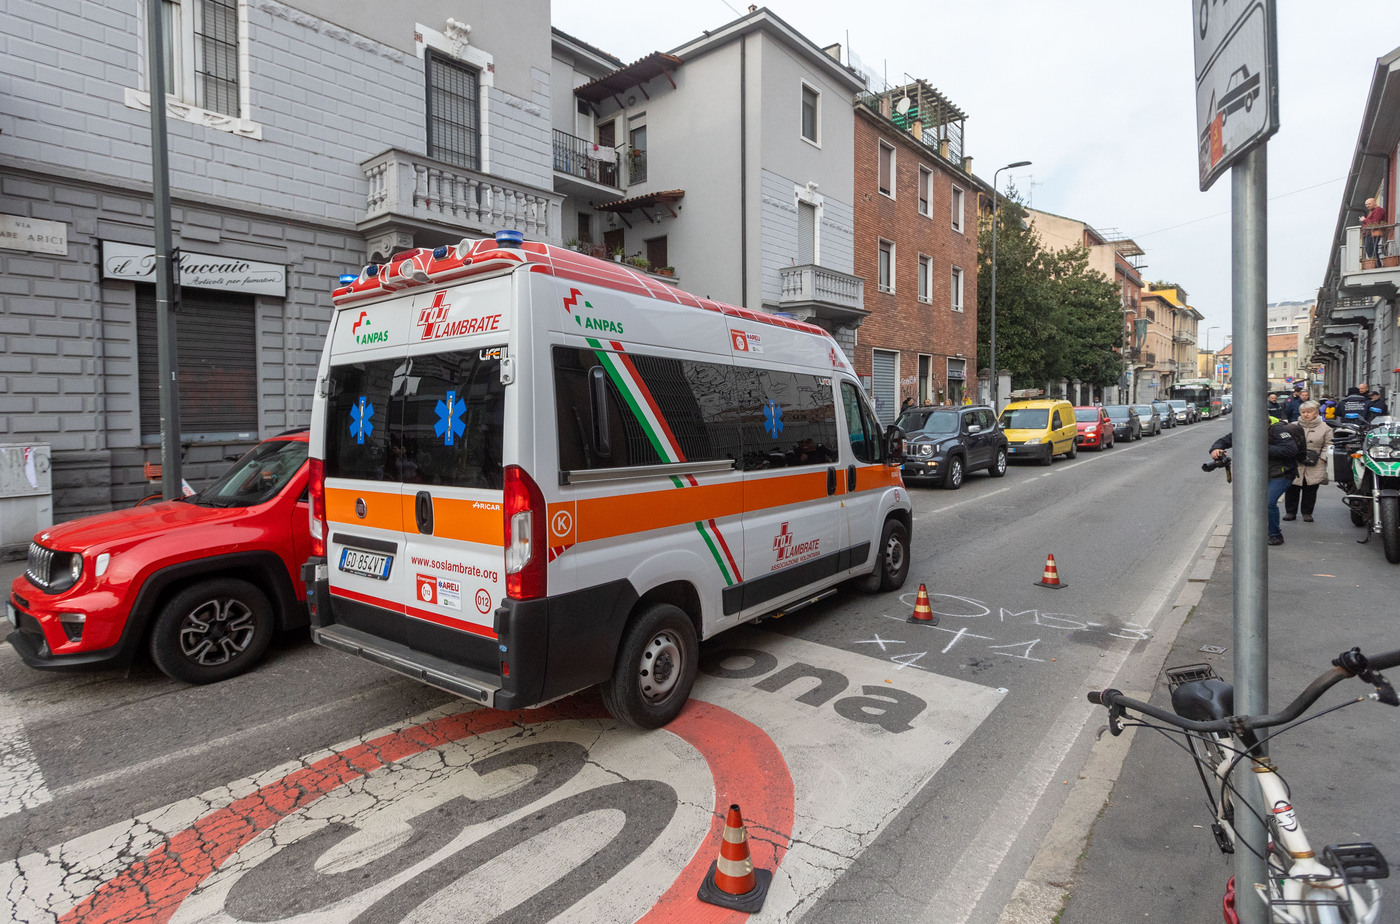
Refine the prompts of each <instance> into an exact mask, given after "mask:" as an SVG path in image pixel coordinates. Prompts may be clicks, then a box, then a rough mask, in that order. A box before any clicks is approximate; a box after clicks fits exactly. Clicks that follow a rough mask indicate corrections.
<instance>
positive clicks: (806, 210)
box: [797, 200, 817, 266]
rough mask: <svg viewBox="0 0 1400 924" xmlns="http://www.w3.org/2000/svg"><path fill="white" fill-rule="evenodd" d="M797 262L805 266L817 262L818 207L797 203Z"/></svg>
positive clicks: (799, 201)
mask: <svg viewBox="0 0 1400 924" xmlns="http://www.w3.org/2000/svg"><path fill="white" fill-rule="evenodd" d="M797 262H798V263H799V264H801V265H803V266H807V265H809V264H813V263H816V262H817V207H816V206H815V205H813V204H812V203H810V202H803V201H801V200H798V202H797Z"/></svg>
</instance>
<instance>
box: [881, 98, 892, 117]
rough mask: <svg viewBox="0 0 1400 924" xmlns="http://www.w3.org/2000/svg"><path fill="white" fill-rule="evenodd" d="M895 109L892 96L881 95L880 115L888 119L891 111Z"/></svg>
mask: <svg viewBox="0 0 1400 924" xmlns="http://www.w3.org/2000/svg"><path fill="white" fill-rule="evenodd" d="M893 111H894V110H893V109H892V108H891V103H890V98H889V97H888V96H882V97H880V115H882V116H884V117H885V118H887V119H888V118H889V117H890V113H891V112H893Z"/></svg>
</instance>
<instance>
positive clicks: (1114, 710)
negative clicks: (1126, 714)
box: [1108, 705, 1123, 738]
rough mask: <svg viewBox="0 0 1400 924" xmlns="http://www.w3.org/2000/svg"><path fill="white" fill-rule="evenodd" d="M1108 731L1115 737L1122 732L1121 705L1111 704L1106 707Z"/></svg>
mask: <svg viewBox="0 0 1400 924" xmlns="http://www.w3.org/2000/svg"><path fill="white" fill-rule="evenodd" d="M1108 731H1109V733H1110V734H1112V735H1113V737H1115V738H1117V737H1118V736H1119V735H1121V734H1123V707H1122V706H1118V705H1113V706H1109V707H1108Z"/></svg>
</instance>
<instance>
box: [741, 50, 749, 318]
mask: <svg viewBox="0 0 1400 924" xmlns="http://www.w3.org/2000/svg"><path fill="white" fill-rule="evenodd" d="M747 40H748V36H747V35H741V36H739V304H741V305H743V306H744V307H745V308H747V307H749V212H748V208H749V113H748V72H747V67H748V62H747V60H746V58H745V52H746V51H747V47H746V44H745V43H746V42H747Z"/></svg>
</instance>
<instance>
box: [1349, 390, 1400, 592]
mask: <svg viewBox="0 0 1400 924" xmlns="http://www.w3.org/2000/svg"><path fill="white" fill-rule="evenodd" d="M1363 428H1364V429H1363ZM1332 442H1333V446H1334V447H1336V450H1335V454H1334V466H1335V468H1336V473H1335V474H1336V481H1337V485H1338V487H1340V488H1341V489H1342V490H1344V491H1345V492H1346V497H1345V498H1344V499H1343V503H1345V504H1346V505H1347V507H1349V508H1350V509H1351V522H1352V524H1353V525H1355V526H1364V527H1366V537H1365V538H1364V539H1358V540H1357V541H1358V542H1368V541H1370V539H1371V534H1372V533H1379V534H1380V537H1381V544H1382V545H1384V547H1385V559H1386V561H1388V562H1390V563H1391V564H1393V565H1396V564H1400V420H1397V419H1396V418H1394V417H1377V418H1376V419H1375V420H1372V421H1371V422H1370V424H1369V425H1366V424H1360V425H1356V426H1347V425H1342V426H1338V427H1337V428H1336V429H1335V430H1334V431H1333V433H1332ZM1343 459H1345V460H1346V461H1347V462H1348V463H1350V464H1349V465H1348V466H1346V467H1344V466H1343ZM1348 478H1349V479H1350V480H1347V479H1348Z"/></svg>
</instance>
